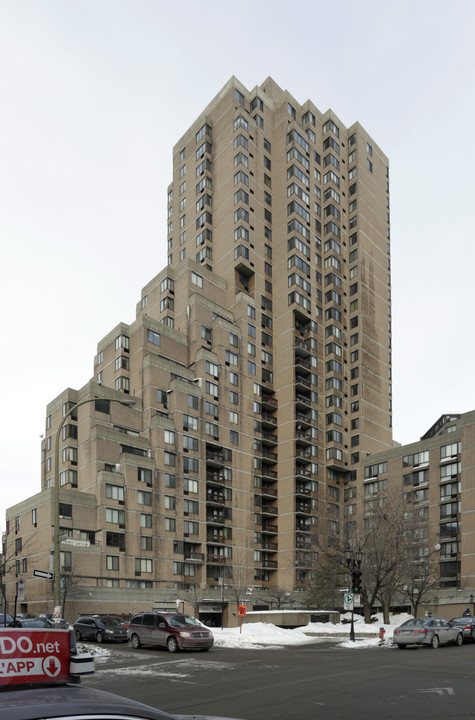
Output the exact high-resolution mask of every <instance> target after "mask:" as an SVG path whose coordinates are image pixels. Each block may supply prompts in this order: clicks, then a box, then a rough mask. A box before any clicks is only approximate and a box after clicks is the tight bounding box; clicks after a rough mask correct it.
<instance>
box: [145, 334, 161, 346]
mask: <svg viewBox="0 0 475 720" xmlns="http://www.w3.org/2000/svg"><path fill="white" fill-rule="evenodd" d="M147 342H149V343H152V345H160V335H159V334H158V333H157V332H154V331H153V330H147Z"/></svg>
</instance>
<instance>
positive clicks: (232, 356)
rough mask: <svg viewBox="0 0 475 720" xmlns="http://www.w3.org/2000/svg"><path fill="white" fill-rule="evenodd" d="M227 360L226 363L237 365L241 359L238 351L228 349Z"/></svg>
mask: <svg viewBox="0 0 475 720" xmlns="http://www.w3.org/2000/svg"><path fill="white" fill-rule="evenodd" d="M225 360H226V365H235V366H236V367H237V365H238V361H239V356H238V354H237V353H234V352H231V350H226V352H225Z"/></svg>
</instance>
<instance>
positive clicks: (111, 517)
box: [106, 508, 125, 527]
mask: <svg viewBox="0 0 475 720" xmlns="http://www.w3.org/2000/svg"><path fill="white" fill-rule="evenodd" d="M106 522H109V523H114V524H115V525H119V526H122V527H124V526H125V510H119V509H117V508H106Z"/></svg>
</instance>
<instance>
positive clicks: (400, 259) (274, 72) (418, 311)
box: [0, 0, 475, 527]
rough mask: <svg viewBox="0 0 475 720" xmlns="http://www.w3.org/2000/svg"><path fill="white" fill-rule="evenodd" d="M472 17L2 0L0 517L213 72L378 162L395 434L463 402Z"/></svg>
mask: <svg viewBox="0 0 475 720" xmlns="http://www.w3.org/2000/svg"><path fill="white" fill-rule="evenodd" d="M474 26H475V3H473V2H469V1H466V0H454V1H453V2H452V3H446V2H441V0H432V1H426V0H419V1H418V0H412V1H411V2H406V1H405V0H399V1H398V2H391V1H389V2H386V3H382V2H380V1H379V0H378V1H377V2H371V1H362V2H356V3H355V2H354V0H353V1H352V2H349V1H347V0H344V1H343V2H334V3H328V2H321V1H315V0H312V1H310V2H309V1H308V0H304V1H303V2H301V3H299V4H297V5H296V6H292V5H291V4H290V5H289V3H283V2H280V0H278V1H272V2H269V1H267V0H261V1H259V0H253V1H252V2H250V1H249V0H241V2H240V3H238V4H235V3H231V2H229V1H228V0H216V1H215V0H204V1H203V0H202V1H201V2H200V3H192V2H190V1H189V0H182V2H180V3H168V2H161V1H160V0H155V1H152V0H0V93H1V95H0V97H1V106H2V110H1V112H0V238H1V246H2V250H3V253H2V255H3V257H2V264H1V272H2V282H1V293H2V296H1V302H2V310H3V313H2V326H3V332H4V354H3V357H2V363H1V367H2V400H3V403H2V413H1V416H0V417H1V423H2V428H1V433H0V437H1V439H2V449H1V453H0V463H1V469H0V473H1V474H0V477H1V482H2V486H1V487H2V491H1V495H0V527H3V525H4V516H5V508H6V507H9V506H10V505H13V504H15V503H16V502H19V501H20V500H23V499H25V498H26V497H28V496H29V495H31V494H33V493H35V492H37V491H39V489H40V482H41V478H40V435H41V434H42V433H43V432H44V417H45V408H46V404H47V403H48V402H49V401H50V400H52V399H53V398H54V397H55V396H56V395H58V394H59V393H60V392H61V391H62V390H64V389H65V388H66V387H68V386H69V387H73V388H79V387H81V386H82V385H83V384H85V383H86V382H87V381H88V379H89V378H90V377H92V374H93V358H94V354H95V351H96V344H97V342H98V341H99V340H100V339H101V338H102V337H103V336H104V335H106V334H107V333H108V332H109V331H110V330H111V329H112V328H113V327H114V326H115V325H116V324H117V323H118V322H120V321H124V322H131V321H132V320H133V319H134V317H135V305H136V302H137V301H138V300H139V298H140V290H141V288H142V286H143V285H145V284H146V283H147V282H148V281H149V280H150V279H151V278H152V277H153V276H154V275H155V274H156V273H157V272H159V271H160V270H161V269H162V268H163V267H164V265H165V260H166V247H165V230H166V211H165V207H166V189H167V185H168V184H169V182H170V179H171V168H172V163H171V156H172V147H173V145H174V144H175V143H176V142H177V141H178V139H179V138H180V136H181V135H182V134H183V132H184V131H185V130H186V129H187V127H188V126H189V125H190V124H191V123H192V122H193V121H194V120H195V118H196V117H197V116H198V115H199V113H200V112H201V111H202V110H203V109H204V107H205V106H206V104H207V103H208V102H209V101H210V100H211V99H212V98H213V97H214V95H215V94H216V93H217V92H218V91H219V90H220V88H221V87H222V86H223V85H224V84H225V82H226V81H227V80H228V79H229V77H230V76H231V75H236V77H238V78H239V80H241V82H243V84H244V85H245V86H246V87H248V88H253V87H254V86H256V85H258V84H260V83H262V82H263V80H264V79H265V78H266V77H267V76H268V75H271V76H272V77H273V78H274V79H275V81H276V82H277V83H278V84H279V85H280V86H281V87H282V88H286V89H288V90H289V91H290V92H291V93H292V94H293V95H294V97H295V98H296V100H297V101H298V102H300V103H303V102H304V101H305V100H306V99H308V98H311V99H312V101H313V102H314V103H315V104H316V105H317V107H318V108H319V109H320V110H321V111H325V110H327V109H328V108H329V107H331V108H332V109H333V110H334V111H335V112H336V114H337V115H338V116H339V117H340V119H341V121H342V122H343V123H344V124H345V125H350V124H352V123H353V122H354V121H356V120H358V121H359V122H360V123H361V124H362V125H363V126H364V127H365V128H366V130H367V131H368V132H369V133H370V135H371V136H372V137H373V139H374V141H375V142H376V143H377V144H378V145H379V146H380V147H381V148H382V150H383V151H384V152H385V153H386V155H387V156H388V157H389V160H390V180H391V222H392V300H393V376H394V381H393V407H394V437H395V440H397V441H399V442H402V443H407V442H411V441H415V440H417V439H418V438H419V436H420V435H422V434H423V433H424V432H425V431H426V430H427V429H428V428H429V427H430V426H431V425H432V423H433V422H435V420H436V419H437V418H438V417H439V416H440V415H441V414H443V413H444V412H465V411H468V410H472V409H474V407H475V401H474V389H475V383H474V379H473V369H472V356H473V352H474V346H475V340H474V334H473V332H472V331H471V326H472V319H471V318H472V297H473V296H472V292H473V289H472V285H473V264H474V263H473V261H474V257H475V253H474V250H473V230H472V223H471V222H470V221H471V220H472V217H471V215H472V205H473V195H474V190H475V187H474V185H475V183H474V180H473V169H474V167H475V157H474V155H475V150H474V147H475V143H474V142H473V137H472V135H473V130H472V128H473V117H474V114H475V112H474V111H475V75H474V61H473V28H474ZM131 243H133V245H134V247H135V248H140V252H139V253H138V257H139V259H138V260H136V259H134V260H133V261H132V260H131V257H130V251H129V249H130V244H131ZM134 256H135V257H136V256H137V253H136V252H134Z"/></svg>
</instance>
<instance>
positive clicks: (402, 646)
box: [398, 645, 406, 650]
mask: <svg viewBox="0 0 475 720" xmlns="http://www.w3.org/2000/svg"><path fill="white" fill-rule="evenodd" d="M398 648H399V650H405V649H406V645H398Z"/></svg>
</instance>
